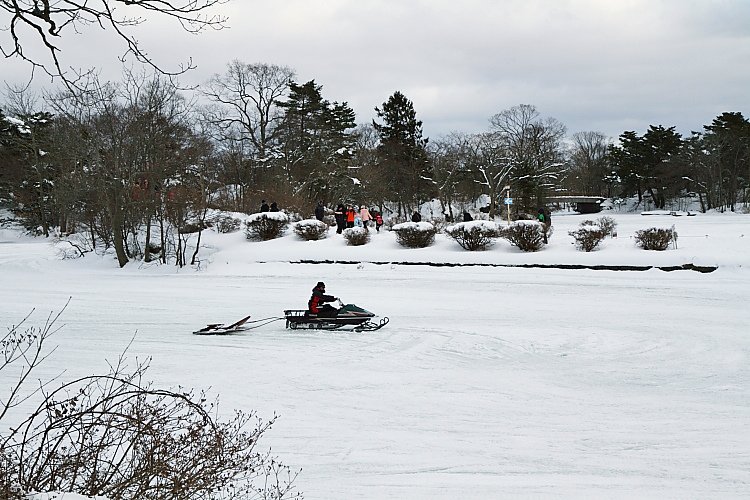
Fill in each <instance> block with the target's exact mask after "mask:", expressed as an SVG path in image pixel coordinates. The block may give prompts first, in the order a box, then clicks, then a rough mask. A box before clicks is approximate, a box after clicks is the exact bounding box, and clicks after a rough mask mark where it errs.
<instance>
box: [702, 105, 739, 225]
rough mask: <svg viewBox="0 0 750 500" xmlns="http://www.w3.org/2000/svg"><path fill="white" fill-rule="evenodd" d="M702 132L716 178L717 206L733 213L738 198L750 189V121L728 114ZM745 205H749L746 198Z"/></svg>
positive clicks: (734, 114)
mask: <svg viewBox="0 0 750 500" xmlns="http://www.w3.org/2000/svg"><path fill="white" fill-rule="evenodd" d="M704 128H705V129H706V145H707V147H708V148H709V151H710V152H711V154H712V156H713V159H714V161H715V162H716V167H717V170H718V174H719V175H718V177H719V179H718V186H717V187H718V189H719V196H718V198H719V199H720V200H721V201H720V202H719V203H720V204H721V205H723V206H726V207H728V208H729V209H730V210H732V211H734V209H735V203H736V202H737V195H738V194H739V193H740V191H741V190H742V191H745V192H746V191H747V189H748V188H750V121H748V120H747V119H746V118H745V117H744V116H742V113H739V112H737V113H729V112H727V113H722V114H721V115H719V116H717V117H716V118H714V120H713V121H712V122H711V125H706V126H705V127H704ZM744 201H745V202H747V201H748V200H747V194H745V196H744Z"/></svg>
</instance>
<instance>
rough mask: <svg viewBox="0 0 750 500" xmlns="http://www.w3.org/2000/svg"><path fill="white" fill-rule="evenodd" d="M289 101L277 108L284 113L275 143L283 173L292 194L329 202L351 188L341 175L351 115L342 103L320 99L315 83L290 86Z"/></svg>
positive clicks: (345, 162) (345, 163) (349, 143)
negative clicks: (339, 193) (279, 153)
mask: <svg viewBox="0 0 750 500" xmlns="http://www.w3.org/2000/svg"><path fill="white" fill-rule="evenodd" d="M289 90H290V92H289V98H288V100H287V101H285V102H279V103H278V105H279V106H280V107H281V108H282V109H283V110H284V122H283V125H282V127H283V133H282V134H281V140H280V142H279V150H280V152H281V155H280V156H281V157H282V162H283V165H284V171H285V173H286V175H287V180H288V181H289V182H290V183H291V185H292V186H293V190H294V192H295V193H299V194H304V195H305V197H306V198H307V199H308V200H310V201H311V200H315V199H326V200H329V201H332V200H333V197H334V196H335V193H336V192H338V191H340V190H341V189H342V185H347V184H348V185H351V180H350V179H349V178H348V177H347V176H346V175H345V172H346V168H347V167H348V162H349V159H350V157H351V153H352V152H351V150H352V146H353V143H354V136H353V135H352V134H351V133H350V132H348V130H349V129H353V128H354V127H355V125H356V124H355V115H354V111H353V110H352V109H351V108H350V107H349V105H348V104H347V103H346V102H342V103H339V102H333V103H331V102H329V101H327V100H325V99H323V96H322V93H321V90H322V86H320V85H316V84H315V80H310V81H309V82H307V83H304V84H302V85H299V84H297V83H294V82H292V83H290V85H289Z"/></svg>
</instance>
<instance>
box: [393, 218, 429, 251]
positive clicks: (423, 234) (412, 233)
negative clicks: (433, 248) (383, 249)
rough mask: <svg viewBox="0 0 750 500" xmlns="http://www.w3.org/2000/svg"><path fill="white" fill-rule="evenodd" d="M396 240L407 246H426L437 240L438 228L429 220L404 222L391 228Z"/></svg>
mask: <svg viewBox="0 0 750 500" xmlns="http://www.w3.org/2000/svg"><path fill="white" fill-rule="evenodd" d="M391 230H392V231H394V232H395V233H396V241H398V243H399V244H400V245H401V246H403V247H407V248H425V247H428V246H430V245H432V244H433V243H434V242H435V234H436V233H437V229H435V226H433V225H432V224H430V223H429V222H403V223H401V224H396V225H395V226H393V227H392V228H391Z"/></svg>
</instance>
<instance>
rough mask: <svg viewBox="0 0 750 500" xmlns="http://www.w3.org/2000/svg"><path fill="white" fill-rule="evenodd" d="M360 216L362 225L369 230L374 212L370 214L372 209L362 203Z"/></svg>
mask: <svg viewBox="0 0 750 500" xmlns="http://www.w3.org/2000/svg"><path fill="white" fill-rule="evenodd" d="M359 217H360V218H361V219H362V226H363V227H364V228H365V229H367V230H368V231H369V226H370V221H371V220H372V214H370V211H369V210H367V207H366V206H364V205H362V206H360V207H359Z"/></svg>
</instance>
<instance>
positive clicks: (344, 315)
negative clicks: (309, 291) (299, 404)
mask: <svg viewBox="0 0 750 500" xmlns="http://www.w3.org/2000/svg"><path fill="white" fill-rule="evenodd" d="M339 305H340V306H341V308H340V309H338V311H337V312H336V315H335V316H330V317H329V316H318V315H315V314H310V312H309V311H307V310H306V309H287V310H285V311H284V317H283V318H276V317H271V318H263V319H256V320H252V321H251V320H250V316H246V317H244V318H242V319H241V320H239V321H237V322H236V323H232V324H230V325H225V324H224V323H211V324H209V325H206V326H205V327H204V328H201V329H200V330H196V331H194V332H193V333H194V334H195V335H229V334H232V333H238V332H244V331H247V330H253V329H255V328H259V327H261V326H265V325H267V324H269V323H273V322H274V321H281V320H286V327H287V328H289V329H291V330H297V329H300V330H303V329H308V330H339V331H353V332H372V331H375V330H380V329H381V328H383V327H384V326H385V325H387V324H388V318H382V319H380V320H379V321H377V322H375V321H374V320H373V318H375V314H374V313H371V312H370V311H367V310H365V309H362V308H361V307H357V306H355V305H354V304H346V305H344V304H343V303H342V302H341V301H339Z"/></svg>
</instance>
